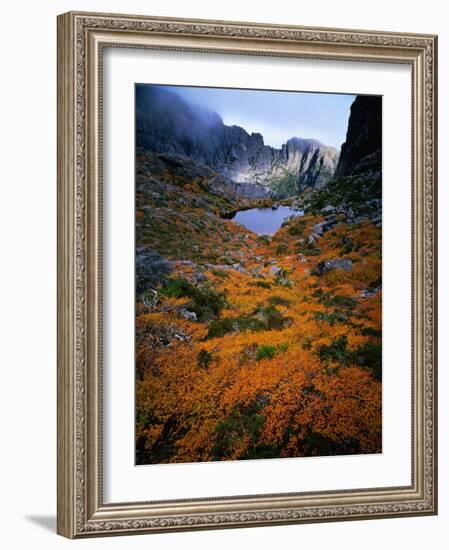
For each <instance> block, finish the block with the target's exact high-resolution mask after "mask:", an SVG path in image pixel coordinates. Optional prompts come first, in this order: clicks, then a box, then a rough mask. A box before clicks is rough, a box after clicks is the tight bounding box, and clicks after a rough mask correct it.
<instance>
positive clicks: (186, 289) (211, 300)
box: [160, 279, 226, 321]
mask: <svg viewBox="0 0 449 550" xmlns="http://www.w3.org/2000/svg"><path fill="white" fill-rule="evenodd" d="M160 293H161V294H163V295H164V296H170V297H172V298H185V297H187V298H191V299H192V300H193V304H192V305H191V306H189V307H190V309H191V310H192V311H194V312H195V313H196V315H197V317H198V319H199V320H200V321H204V320H208V319H213V318H214V317H218V316H219V315H220V313H221V310H222V309H223V308H224V306H225V305H226V298H225V294H224V293H222V292H216V291H214V290H212V289H211V288H209V287H207V286H203V287H201V288H199V287H195V286H193V285H192V284H191V283H190V282H189V281H187V280H186V279H170V280H169V281H168V282H167V284H166V285H165V286H164V287H163V288H161V290H160Z"/></svg>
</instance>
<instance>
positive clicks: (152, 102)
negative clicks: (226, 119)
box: [136, 86, 338, 198]
mask: <svg viewBox="0 0 449 550" xmlns="http://www.w3.org/2000/svg"><path fill="white" fill-rule="evenodd" d="M136 144H137V146H138V147H141V148H143V149H146V150H150V151H155V152H158V153H169V154H170V153H175V154H178V155H184V156H187V157H189V158H190V159H192V160H196V161H198V162H201V163H204V164H206V165H208V166H209V167H210V168H212V169H213V170H216V171H217V172H219V173H220V174H222V175H223V176H226V177H228V178H229V179H230V180H232V181H234V182H236V183H240V184H246V185H242V186H241V187H240V188H239V192H240V193H241V194H244V195H245V196H249V197H253V198H254V197H262V196H277V197H288V196H293V195H297V194H298V193H299V192H300V191H301V190H302V189H304V188H306V187H312V188H315V189H319V188H321V187H322V186H323V185H325V184H326V182H327V181H328V180H329V178H330V177H332V175H333V174H334V171H335V168H336V166H337V161H338V151H337V150H336V149H334V148H333V147H327V146H325V145H323V144H321V143H320V142H319V141H317V140H314V139H302V138H298V137H293V138H291V139H289V140H288V141H287V143H285V144H284V145H282V147H281V148H280V149H276V148H274V147H270V146H268V145H265V144H264V139H263V136H262V135H261V134H259V133H252V134H248V132H246V130H244V129H243V128H241V127H240V126H227V125H225V124H224V123H223V121H222V119H221V117H220V116H219V115H218V114H217V113H215V112H212V111H209V110H207V109H204V108H203V107H201V106H199V105H195V104H193V103H190V102H188V101H186V100H185V99H184V98H182V97H181V96H179V95H178V94H176V93H175V92H172V91H170V90H167V89H161V88H157V87H152V86H137V87H136Z"/></svg>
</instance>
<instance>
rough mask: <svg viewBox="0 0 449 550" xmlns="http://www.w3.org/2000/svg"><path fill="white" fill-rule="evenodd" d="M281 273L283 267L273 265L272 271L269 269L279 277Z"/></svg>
mask: <svg viewBox="0 0 449 550" xmlns="http://www.w3.org/2000/svg"><path fill="white" fill-rule="evenodd" d="M280 273H282V269H281V268H280V267H279V266H277V265H273V266H272V267H270V271H269V274H270V275H273V276H274V277H277V276H278V275H279V274H280Z"/></svg>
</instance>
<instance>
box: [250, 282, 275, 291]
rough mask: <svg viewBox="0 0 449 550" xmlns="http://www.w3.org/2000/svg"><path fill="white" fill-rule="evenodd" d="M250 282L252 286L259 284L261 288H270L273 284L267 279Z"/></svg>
mask: <svg viewBox="0 0 449 550" xmlns="http://www.w3.org/2000/svg"><path fill="white" fill-rule="evenodd" d="M249 284H250V285H251V286H258V287H260V288H268V289H270V288H271V284H270V283H268V282H267V281H250V282H249Z"/></svg>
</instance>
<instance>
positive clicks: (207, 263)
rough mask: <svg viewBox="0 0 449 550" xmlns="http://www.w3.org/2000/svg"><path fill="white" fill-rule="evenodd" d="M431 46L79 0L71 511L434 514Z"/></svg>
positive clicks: (95, 514) (69, 290) (75, 515)
mask: <svg viewBox="0 0 449 550" xmlns="http://www.w3.org/2000/svg"><path fill="white" fill-rule="evenodd" d="M436 46H437V38H436V36H433V35H422V34H403V33H386V32H377V31H361V30H357V31H353V30H338V29H321V28H304V27H294V26H274V25H263V24H253V23H237V22H222V21H200V20H187V19H179V20H177V19H170V18H155V17H141V16H127V15H108V14H94V13H75V12H71V13H66V14H64V15H61V16H59V18H58V346H59V349H58V532H59V534H61V535H64V536H66V537H70V538H82V537H89V536H104V535H119V534H135V533H151V532H161V531H177V530H190V529H216V528H229V527H245V526H248V527H250V526H260V525H277V524H287V523H304V522H319V521H337V520H350V519H370V518H376V519H378V518H387V517H402V516H419V515H427V514H436V512H437V439H436V420H437V419H436V399H437V394H436V345H437V343H436V334H437V331H436V292H437V289H436V273H437V271H436V260H437V258H436V251H437V248H436V135H437V134H436V118H437V114H436V90H437V85H436V73H437V70H436V69H437V67H436Z"/></svg>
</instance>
